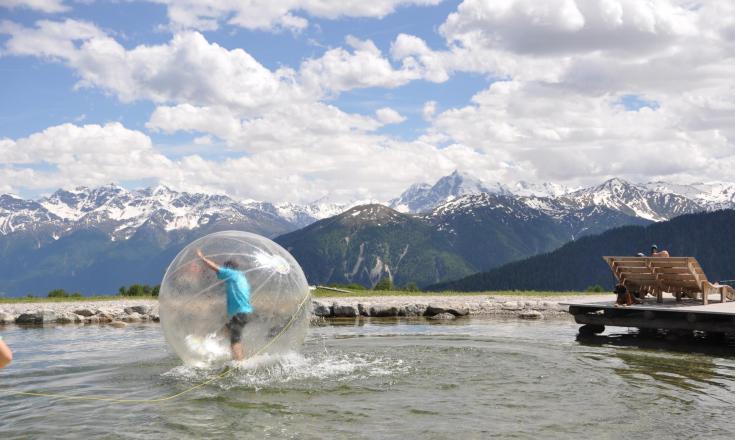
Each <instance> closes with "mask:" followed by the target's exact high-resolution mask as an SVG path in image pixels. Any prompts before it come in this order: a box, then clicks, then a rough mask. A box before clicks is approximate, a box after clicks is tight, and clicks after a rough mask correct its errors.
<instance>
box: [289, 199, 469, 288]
mask: <svg viewBox="0 0 735 440" xmlns="http://www.w3.org/2000/svg"><path fill="white" fill-rule="evenodd" d="M276 241H277V242H278V243H279V244H281V245H282V246H283V247H285V248H286V249H288V250H289V252H291V253H292V254H293V256H294V257H295V258H296V260H297V261H298V262H299V264H301V267H302V268H303V269H304V273H306V276H307V278H308V279H309V282H311V283H360V284H363V285H366V286H373V285H374V284H375V283H377V282H378V280H380V279H381V278H382V277H385V276H390V277H391V278H392V279H393V282H394V283H395V284H396V285H399V286H401V285H404V284H406V283H408V282H415V283H418V284H420V285H427V284H431V283H435V282H437V281H440V280H444V279H451V278H452V277H455V278H456V277H461V276H464V275H468V274H470V273H473V272H475V271H476V270H477V269H475V268H474V267H473V266H471V265H470V264H469V263H467V262H466V261H465V260H464V259H463V258H462V257H461V256H459V255H458V254H457V253H455V252H454V249H453V248H452V245H451V243H450V242H449V240H448V238H447V236H446V234H443V233H442V232H440V231H437V230H436V229H435V228H433V227H432V225H431V224H429V223H427V222H425V221H422V220H419V219H417V218H415V217H413V216H410V215H406V214H401V213H399V212H396V211H394V210H392V209H390V208H387V207H385V206H382V205H364V206H359V207H356V208H353V209H351V210H349V211H347V212H345V213H343V214H340V215H338V216H335V217H331V218H328V219H325V220H320V221H318V222H316V223H314V224H312V225H309V226H307V227H306V228H304V229H301V230H299V231H296V232H292V233H289V234H286V235H283V236H281V237H278V238H277V239H276Z"/></svg>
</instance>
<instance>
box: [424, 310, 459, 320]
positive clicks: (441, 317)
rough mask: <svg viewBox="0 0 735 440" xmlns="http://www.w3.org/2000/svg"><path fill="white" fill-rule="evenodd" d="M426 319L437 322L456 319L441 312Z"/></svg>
mask: <svg viewBox="0 0 735 440" xmlns="http://www.w3.org/2000/svg"><path fill="white" fill-rule="evenodd" d="M426 319H431V320H437V321H449V320H452V319H457V317H456V316H454V315H453V314H451V313H449V312H442V313H437V314H436V315H431V316H428V317H427V318H426Z"/></svg>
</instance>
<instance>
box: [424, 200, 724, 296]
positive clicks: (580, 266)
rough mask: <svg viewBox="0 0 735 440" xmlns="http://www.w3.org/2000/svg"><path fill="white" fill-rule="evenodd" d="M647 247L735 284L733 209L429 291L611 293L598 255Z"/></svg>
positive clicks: (603, 239)
mask: <svg viewBox="0 0 735 440" xmlns="http://www.w3.org/2000/svg"><path fill="white" fill-rule="evenodd" d="M651 244H657V245H658V246H659V249H666V250H668V251H669V253H670V254H671V255H672V256H691V257H695V258H697V260H698V261H699V263H700V264H701V265H702V268H703V269H704V271H705V274H706V275H707V277H708V279H709V280H710V281H713V282H714V281H717V280H725V279H729V280H733V279H735V265H734V264H733V261H735V210H732V209H728V210H721V211H715V212H704V213H697V214H687V215H682V216H680V217H676V218H674V219H672V220H668V221H664V222H660V223H654V224H651V225H648V226H624V227H620V228H616V229H612V230H609V231H607V232H604V233H602V234H600V235H594V236H588V237H584V238H581V239H579V240H575V241H573V242H569V243H567V244H565V245H564V246H562V247H560V248H559V249H557V250H555V251H553V252H549V253H546V254H542V255H536V256H533V257H530V258H528V259H524V260H521V261H516V262H512V263H508V264H506V265H504V266H501V267H498V268H495V269H492V270H490V271H487V272H481V273H477V274H473V275H470V276H467V277H465V278H461V279H458V280H454V281H448V282H443V283H438V284H435V285H433V286H429V287H428V289H429V290H437V291H441V290H457V291H482V290H509V289H520V290H556V291H564V290H584V289H585V288H587V287H589V286H593V285H601V286H603V287H605V288H606V289H612V286H613V284H614V282H615V278H614V277H613V275H612V273H611V271H610V268H609V267H608V265H607V264H606V263H605V262H604V261H603V260H602V258H601V257H602V256H604V255H609V256H615V255H635V254H636V253H638V252H641V251H642V252H647V250H648V249H650V246H651Z"/></svg>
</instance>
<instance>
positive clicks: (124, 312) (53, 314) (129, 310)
mask: <svg viewBox="0 0 735 440" xmlns="http://www.w3.org/2000/svg"><path fill="white" fill-rule="evenodd" d="M580 299H582V300H584V301H604V300H609V299H610V298H609V295H595V296H584V297H579V296H554V297H518V296H483V295H458V296H454V295H453V296H436V295H431V296H428V295H427V296H383V297H348V298H315V299H313V300H312V304H311V306H312V318H313V319H314V320H324V319H329V318H353V319H357V318H360V317H366V318H367V317H374V318H388V317H425V318H427V319H433V320H451V319H456V318H459V317H463V316H504V317H517V318H520V319H543V318H545V317H562V316H565V315H566V313H567V312H566V311H567V308H566V306H563V305H561V303H564V302H569V301H575V300H576V301H579V300H580ZM159 320H160V318H159V314H158V301H156V300H137V301H135V300H109V301H88V302H84V301H76V302H45V303H43V302H42V303H9V304H0V325H8V324H17V325H43V324H108V325H113V326H118V327H124V326H126V325H127V324H128V323H133V322H158V321H159Z"/></svg>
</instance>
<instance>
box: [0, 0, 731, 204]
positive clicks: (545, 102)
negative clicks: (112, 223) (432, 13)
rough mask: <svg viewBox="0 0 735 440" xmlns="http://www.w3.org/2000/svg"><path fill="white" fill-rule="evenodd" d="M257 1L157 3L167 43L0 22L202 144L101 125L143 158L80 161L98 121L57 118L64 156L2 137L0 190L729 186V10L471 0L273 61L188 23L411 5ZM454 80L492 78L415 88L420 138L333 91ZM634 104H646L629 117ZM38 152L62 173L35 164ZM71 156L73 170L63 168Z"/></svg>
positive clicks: (73, 25)
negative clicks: (142, 184) (163, 11)
mask: <svg viewBox="0 0 735 440" xmlns="http://www.w3.org/2000/svg"><path fill="white" fill-rule="evenodd" d="M266 3H267V4H266ZM266 3H262V4H261V3H260V2H250V3H247V4H246V5H247V8H245V7H242V8H241V6H240V3H238V4H237V5H234V3H232V2H225V1H222V2H216V1H210V2H175V3H174V2H168V4H169V5H170V6H169V9H168V11H169V15H170V17H171V22H172V23H174V24H175V25H176V26H175V27H176V28H178V29H179V30H178V31H177V32H176V33H175V34H174V36H173V37H172V38H171V40H170V41H168V42H165V43H161V44H155V45H140V46H137V47H132V48H126V47H125V46H123V45H122V44H120V43H119V42H117V41H116V40H115V39H113V38H111V37H110V36H109V35H107V34H106V33H105V32H103V31H101V30H100V29H99V28H97V27H96V26H94V25H93V24H90V23H86V22H82V21H75V20H65V21H40V22H38V23H37V24H36V25H35V26H33V27H26V26H22V25H18V24H15V23H12V22H7V21H5V22H2V24H0V32H2V33H5V34H8V35H9V37H8V38H7V40H6V42H5V47H4V53H5V54H11V55H12V54H15V55H30V56H37V57H42V58H45V59H50V60H56V61H59V62H62V63H64V64H66V65H68V66H69V67H70V68H72V69H73V70H74V71H75V72H76V73H77V75H78V76H79V78H80V81H79V84H78V86H79V87H95V88H99V89H102V90H104V91H106V92H108V93H111V94H113V95H115V96H117V97H118V98H119V99H120V100H121V101H123V102H129V101H134V100H146V101H151V102H153V103H155V104H156V108H155V110H154V111H153V113H152V114H151V115H150V118H149V121H148V123H147V128H148V129H149V130H152V131H158V132H162V133H176V132H181V131H184V132H191V133H193V134H194V136H195V141H193V144H194V146H192V147H191V148H192V151H195V152H196V151H198V152H200V154H193V155H190V156H186V157H184V158H181V159H177V160H171V159H168V158H166V157H164V156H162V155H160V154H158V153H157V152H156V147H155V146H154V145H152V144H151V141H150V139H149V138H148V137H147V136H146V135H145V134H143V133H140V132H137V131H134V130H128V129H125V128H124V127H123V126H110V125H109V124H108V125H105V126H97V127H101V128H104V130H102V131H103V132H104V134H100V136H103V137H104V136H105V135H107V134H110V133H115V135H116V136H119V137H120V138H121V139H126V140H127V142H128V143H129V144H130V145H132V146H133V147H131V148H133V150H132V151H137V152H138V153H137V156H136V159H135V161H133V162H134V163H136V164H138V165H136V166H132V165H131V167H130V169H129V168H128V167H127V166H123V167H122V168H121V169H120V171H119V172H117V171H115V170H114V169H113V168H112V167H109V166H108V165H106V164H107V162H104V161H103V162H99V163H98V162H95V160H97V159H94V158H93V157H92V156H93V155H91V154H90V153H89V152H86V153H85V151H86V150H85V148H86V147H84V145H87V144H86V143H85V142H86V141H83V139H84V135H82V134H78V133H84V132H89V131H93V130H92V129H89V128H86V127H89V126H57V127H51V128H50V129H47V130H52V129H53V133H51V134H53V135H54V136H58V139H59V142H60V143H59V145H60V147H59V150H58V151H59V152H60V154H59V155H58V156H59V157H58V158H56V159H55V158H52V157H51V155H52V153H51V151H52V150H53V149H54V148H56V147H55V146H54V147H53V148H52V147H44V145H47V144H45V143H44V142H41V140H42V139H50V138H51V134H48V133H46V130H44V131H42V132H40V133H36V134H34V135H31V136H29V137H28V138H22V139H16V140H13V139H3V140H0V153H1V154H2V156H3V158H6V157H7V158H8V159H7V160H5V166H4V167H3V168H0V188H8V187H12V188H18V186H19V185H20V186H21V187H22V185H24V184H23V183H22V182H27V185H29V187H35V186H33V185H39V183H38V182H40V181H42V180H44V179H45V178H47V177H48V178H49V179H50V180H49V181H52V182H63V179H65V178H67V176H68V175H70V174H72V170H73V171H74V172H77V173H79V174H80V175H84V176H89V179H90V180H92V181H94V180H95V179H98V177H99V176H98V174H95V173H96V172H97V171H99V170H104V172H106V173H109V175H108V176H107V177H106V179H107V180H105V181H108V180H109V179H110V177H109V176H114V178H115V179H123V178H125V179H129V178H130V179H138V178H158V179H160V180H161V181H162V182H164V183H167V184H170V185H172V186H176V187H179V188H189V189H207V190H217V191H226V192H228V193H230V194H233V195H235V196H238V197H243V198H246V197H247V198H255V199H265V200H274V201H279V200H289V201H309V200H313V199H316V198H318V197H320V196H323V195H325V194H326V193H327V192H331V193H334V194H341V195H343V196H344V197H350V198H351V197H358V198H360V197H362V198H377V199H387V198H390V197H393V196H395V195H396V194H397V193H398V192H400V191H401V190H402V189H403V188H404V187H405V186H407V185H409V184H411V183H414V182H416V181H431V180H432V179H436V178H438V177H440V176H441V175H443V174H447V173H449V172H451V171H452V170H454V169H455V168H459V169H463V170H465V171H468V172H470V173H473V174H476V175H477V176H478V177H480V178H484V179H488V180H500V181H505V182H506V183H512V182H514V181H517V180H521V179H522V180H554V181H561V182H563V183H569V184H573V185H577V184H580V183H582V184H584V183H594V182H598V181H599V180H600V179H601V178H604V177H612V176H621V177H626V178H629V179H632V180H646V179H648V178H651V179H656V178H663V179H673V180H677V179H679V180H708V179H733V178H735V171H733V170H735V148H734V147H735V143H734V142H733V139H735V88H734V87H733V85H732V78H733V77H735V56H733V55H735V53H734V52H733V47H735V45H733V43H735V26H734V25H733V23H732V20H731V18H730V17H733V16H735V4H733V3H732V2H726V1H711V2H705V3H701V4H697V5H696V6H697V7H691V6H692V4H690V2H688V1H684V0H682V1H679V0H654V1H649V2H639V1H635V0H598V1H592V0H549V1H548V2H537V1H531V0H497V1H493V2H487V1H479V0H466V1H464V2H462V3H461V4H460V5H459V6H458V7H457V10H456V11H454V12H453V13H451V14H450V15H449V16H448V17H447V18H446V20H445V22H444V23H443V24H442V25H441V26H440V27H439V28H438V30H439V33H440V35H441V36H442V37H443V38H444V43H443V44H441V43H439V44H437V43H431V44H432V45H433V46H434V47H432V46H430V45H429V44H428V43H427V42H426V41H424V40H423V39H421V38H419V37H417V36H414V35H409V34H399V35H397V36H396V37H395V39H394V40H393V42H392V44H391V47H390V52H389V57H388V56H387V55H386V54H384V53H383V52H381V50H380V49H379V48H378V47H377V46H376V45H375V44H374V43H373V42H372V41H370V40H361V39H358V38H354V37H347V38H346V40H345V47H335V48H330V49H328V50H326V51H324V52H323V53H321V54H319V55H318V56H316V57H314V58H311V59H306V60H304V61H302V62H301V64H300V65H299V66H297V67H295V68H288V67H284V68H280V69H275V70H272V69H268V68H266V67H265V66H263V65H262V64H261V63H260V62H258V60H256V59H255V58H253V57H252V56H251V55H250V54H248V53H247V52H245V51H244V50H241V49H226V48H224V47H222V46H220V45H218V44H216V43H214V42H212V41H208V40H207V38H205V37H204V36H203V35H202V34H200V33H197V32H192V31H185V30H181V29H182V28H198V29H213V28H215V27H217V26H219V25H220V24H221V23H223V22H225V21H228V22H230V24H232V25H235V26H242V27H246V28H249V29H277V28H288V29H295V30H298V29H302V28H303V27H305V26H307V25H308V21H307V17H324V18H337V17H341V16H369V17H378V16H382V15H385V14H387V13H390V11H392V10H393V9H394V8H395V7H396V6H397V5H400V4H404V3H405V4H408V3H412V2H404V3H401V2H394V1H387V0H386V1H381V0H378V1H376V2H356V3H352V2H319V1H296V0H293V1H291V2H266ZM426 3H432V2H431V1H428V2H426ZM243 4H245V3H243ZM233 5H234V6H233ZM259 8H260V9H259ZM261 9H262V10H261ZM248 11H250V13H248ZM252 11H258V13H257V14H256V13H252ZM457 72H470V73H475V74H480V75H483V76H486V77H487V78H489V80H490V81H489V82H490V83H491V84H490V85H489V86H488V87H487V89H486V90H480V91H478V93H476V94H475V95H474V96H473V98H472V100H471V101H470V102H468V103H466V104H462V105H457V106H456V108H449V107H448V106H447V103H446V102H445V101H440V103H437V102H436V101H434V100H433V99H436V98H435V97H434V96H418V95H417V99H418V100H419V101H418V102H425V103H424V105H423V108H421V109H420V110H421V114H422V115H423V117H424V119H425V120H427V121H428V122H429V123H430V127H429V129H428V130H427V131H426V132H425V133H423V134H420V135H419V137H418V138H416V139H415V140H413V141H408V142H404V141H398V140H397V139H394V138H392V137H390V136H388V135H384V134H380V131H378V129H379V128H380V127H382V126H384V125H386V124H394V123H400V122H402V121H403V120H405V117H404V116H403V115H401V114H399V113H398V112H396V111H395V110H394V109H392V108H389V107H384V108H377V109H375V113H374V114H373V115H370V114H368V115H361V114H351V113H348V112H345V111H343V110H342V109H340V108H339V107H338V106H337V105H335V104H333V103H334V102H338V101H326V100H327V99H331V98H334V97H335V96H337V95H339V94H340V93H343V92H345V91H348V90H352V89H356V88H388V89H393V88H399V87H402V86H404V85H406V84H408V83H409V82H411V81H416V80H425V81H430V82H434V83H447V84H446V87H451V86H452V83H451V81H452V76H453V75H454V74H455V73H457ZM443 87H444V86H443ZM417 89H418V88H417ZM412 93H415V91H412ZM416 93H420V90H419V91H418V92H416ZM626 96H630V97H633V98H640V99H642V100H647V101H653V102H656V103H657V106H653V107H655V108H651V107H642V108H634V109H631V108H626V105H625V104H626V102H625V99H624V97H626ZM327 102H329V103H327ZM330 103H331V104H330ZM440 104H441V105H440ZM376 107H381V105H380V104H379V105H376ZM438 108H441V111H440V110H438ZM633 110H634V111H633ZM59 127H65V128H63V129H62V128H59ZM141 136H142V137H141ZM31 138H33V139H34V140H33V141H32V142H31V141H30V139H31ZM64 139H73V141H69V142H67V143H64V141H63V140H64ZM219 140H222V141H223V142H219ZM49 142H50V141H49ZM110 142H111V144H110V145H113V146H114V145H116V144H115V143H114V142H112V141H110ZM77 143H78V145H80V147H79V148H80V149H79V152H80V153H79V154H80V155H79V156H72V159H69V155H70V154H74V152H75V151H76V150H75V148H76V147H73V148H72V147H68V145H72V144H73V145H77ZM26 145H28V146H30V147H29V149H28V150H27V151H28V152H26V149H25V146H26ZM49 145H51V144H49ZM19 146H23V148H20V147H19ZM31 147H32V148H31ZM115 148H122V146H120V145H118V146H115V147H114V148H113V150H115ZM221 148H226V149H228V150H229V152H230V153H229V154H228V155H227V157H228V158H227V159H223V160H213V159H211V158H210V157H209V156H208V155H207V154H206V153H205V151H216V150H215V149H221ZM103 151H105V150H104V149H103ZM115 151H117V150H115ZM233 152H235V153H234V154H233ZM237 152H241V153H242V154H241V155H240V156H237ZM115 154H117V153H114V154H113V153H112V152H107V153H105V154H104V157H108V155H111V156H109V157H114V158H117V157H118V156H115ZM233 156H234V157H233ZM45 157H48V159H43V158H45ZM177 157H178V156H177ZM65 158H66V159H65ZM47 160H48V161H47ZM62 160H66V162H64V161H62ZM100 160H101V159H100ZM38 161H42V162H43V163H47V164H51V166H52V167H53V170H51V171H37V169H39V167H36V166H34V167H28V166H27V165H29V164H36V163H38ZM123 161H124V160H123ZM136 161H137V162H136ZM75 163H76V164H79V167H80V168H78V169H72V167H73V166H74V164H75ZM375 163H380V166H375ZM41 168H42V167H41ZM133 168H135V169H133ZM84 170H88V171H89V172H85V171H84ZM703 170H704V172H703ZM39 173H46V174H44V175H43V177H44V179H39ZM136 173H137V174H136ZM130 176H134V177H130ZM136 176H137V177H136ZM146 176H147V177H146ZM243 176H247V179H243ZM99 178H101V177H99ZM54 179H55V180H54ZM78 179H82V177H79V178H78ZM244 180H245V181H246V182H244ZM73 182H75V183H86V184H90V182H77V181H73ZM59 185H65V186H66V185H68V183H60V184H59Z"/></svg>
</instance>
